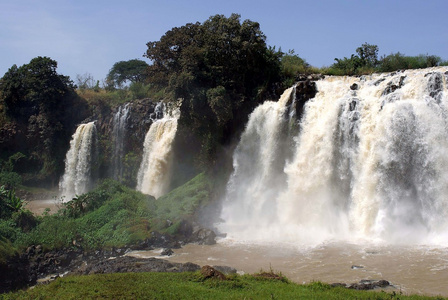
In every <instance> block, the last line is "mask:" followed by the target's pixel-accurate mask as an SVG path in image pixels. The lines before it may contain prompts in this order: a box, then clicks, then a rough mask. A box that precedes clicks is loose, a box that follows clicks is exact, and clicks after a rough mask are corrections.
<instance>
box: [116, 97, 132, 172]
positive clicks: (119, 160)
mask: <svg viewBox="0 0 448 300" xmlns="http://www.w3.org/2000/svg"><path fill="white" fill-rule="evenodd" d="M129 112H130V104H129V103H126V104H125V105H123V106H120V107H119V108H118V110H117V112H116V113H115V115H114V119H113V130H112V134H113V140H114V155H113V163H112V168H113V171H112V173H113V178H114V179H115V180H121V178H122V176H123V156H124V138H125V137H126V133H127V129H126V126H127V122H128V119H129Z"/></svg>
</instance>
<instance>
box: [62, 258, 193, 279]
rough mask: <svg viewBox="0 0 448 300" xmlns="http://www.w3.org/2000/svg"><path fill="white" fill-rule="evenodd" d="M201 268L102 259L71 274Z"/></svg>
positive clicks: (157, 261)
mask: <svg viewBox="0 0 448 300" xmlns="http://www.w3.org/2000/svg"><path fill="white" fill-rule="evenodd" d="M199 269H200V266H198V265H196V264H193V263H184V264H182V263H172V262H169V261H167V260H163V259H157V258H135V257H130V256H122V257H117V258H115V259H102V260H99V261H97V262H93V263H91V264H87V265H83V266H81V267H79V268H78V269H77V270H75V271H73V272H71V273H69V274H75V275H88V274H105V273H127V272H134V273H140V272H196V271H198V270H199Z"/></svg>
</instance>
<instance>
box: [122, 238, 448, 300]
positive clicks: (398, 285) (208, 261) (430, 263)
mask: <svg viewBox="0 0 448 300" xmlns="http://www.w3.org/2000/svg"><path fill="white" fill-rule="evenodd" d="M159 253H160V251H136V252H133V253H132V254H130V255H132V256H137V257H154V256H155V257H157V256H160V254H159ZM164 258H165V259H168V260H170V261H173V262H193V263H196V264H198V265H201V266H203V265H225V266H230V267H234V268H236V269H237V270H238V271H239V272H242V273H255V272H259V271H260V270H261V269H262V270H265V271H269V270H270V269H272V270H274V271H276V272H281V273H282V274H284V275H286V276H287V277H288V278H289V279H290V280H292V281H294V282H297V283H309V282H312V281H322V282H326V283H336V282H340V283H355V282H359V281H360V280H363V279H372V280H379V279H385V280H388V281H389V282H390V283H391V284H392V285H394V288H393V290H394V291H395V292H397V293H399V292H402V293H405V294H409V293H417V294H424V295H441V296H444V297H448V248H446V247H441V248H437V247H429V246H387V245H375V244H369V245H360V244H349V243H344V242H333V243H326V244H322V245H320V246H316V247H310V248H296V247H294V246H293V245H278V244H277V245H266V244H264V245H260V244H258V245H255V244H243V243H236V242H231V241H228V240H225V239H224V240H221V241H219V242H218V243H217V244H216V245H212V246H206V245H194V244H190V245H185V246H184V247H182V248H181V249H174V255H173V256H170V257H164Z"/></svg>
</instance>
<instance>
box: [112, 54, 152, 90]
mask: <svg viewBox="0 0 448 300" xmlns="http://www.w3.org/2000/svg"><path fill="white" fill-rule="evenodd" d="M147 68H148V64H147V63H146V62H144V61H142V60H139V59H131V60H128V61H119V62H116V63H115V64H114V65H113V66H112V69H110V71H109V74H108V75H107V80H108V81H109V82H111V83H112V84H113V85H114V86H115V87H121V86H122V85H123V84H124V83H126V81H130V82H132V83H136V82H140V83H141V82H143V81H144V80H145V78H146V69H147Z"/></svg>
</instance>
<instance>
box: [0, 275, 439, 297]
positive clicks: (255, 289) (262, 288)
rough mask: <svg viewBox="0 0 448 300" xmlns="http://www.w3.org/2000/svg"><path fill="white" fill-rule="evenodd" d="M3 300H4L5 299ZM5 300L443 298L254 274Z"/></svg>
mask: <svg viewBox="0 0 448 300" xmlns="http://www.w3.org/2000/svg"><path fill="white" fill-rule="evenodd" d="M2 297H3V298H2ZM0 298H2V299H92V298H96V299H385V300H386V299H441V298H440V297H439V298H436V297H425V296H405V295H401V294H397V293H394V292H391V293H388V292H365V291H356V290H349V289H345V288H341V287H335V288H333V287H331V286H330V285H328V284H324V283H321V282H313V283H311V284H307V285H299V284H295V283H290V282H287V281H282V280H277V279H269V278H263V277H259V276H253V275H243V276H239V275H232V276H228V278H227V280H216V279H204V278H203V277H202V276H201V275H200V274H199V273H126V274H101V275H88V276H68V277H63V278H58V279H57V280H56V281H54V282H52V283H50V284H48V285H41V286H37V287H35V288H34V289H30V290H27V291H19V292H15V293H9V294H3V295H0Z"/></svg>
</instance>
